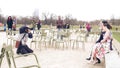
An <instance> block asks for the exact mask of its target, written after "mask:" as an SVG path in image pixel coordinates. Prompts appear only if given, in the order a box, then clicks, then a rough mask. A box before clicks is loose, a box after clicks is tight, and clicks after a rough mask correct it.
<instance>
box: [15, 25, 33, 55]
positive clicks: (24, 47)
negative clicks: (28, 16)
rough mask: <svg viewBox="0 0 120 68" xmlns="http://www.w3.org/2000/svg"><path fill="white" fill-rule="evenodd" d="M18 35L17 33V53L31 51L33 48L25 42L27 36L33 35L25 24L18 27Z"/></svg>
mask: <svg viewBox="0 0 120 68" xmlns="http://www.w3.org/2000/svg"><path fill="white" fill-rule="evenodd" d="M19 33H20V34H19V35H18V39H17V40H18V41H20V43H19V46H18V49H17V54H27V53H33V50H32V49H30V48H29V47H28V46H27V44H26V42H27V40H28V38H32V37H33V35H32V33H30V29H29V28H28V27H27V26H22V27H21V28H20V29H19Z"/></svg>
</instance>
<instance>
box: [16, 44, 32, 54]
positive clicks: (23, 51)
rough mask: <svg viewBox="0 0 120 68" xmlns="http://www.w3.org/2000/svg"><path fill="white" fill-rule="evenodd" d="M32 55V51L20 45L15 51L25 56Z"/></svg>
mask: <svg viewBox="0 0 120 68" xmlns="http://www.w3.org/2000/svg"><path fill="white" fill-rule="evenodd" d="M27 53H33V50H32V49H30V48H29V47H28V46H27V45H20V46H19V47H18V49H17V54H27Z"/></svg>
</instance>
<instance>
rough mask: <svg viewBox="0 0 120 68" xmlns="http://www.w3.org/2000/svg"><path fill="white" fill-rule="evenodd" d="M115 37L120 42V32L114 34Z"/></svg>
mask: <svg viewBox="0 0 120 68" xmlns="http://www.w3.org/2000/svg"><path fill="white" fill-rule="evenodd" d="M113 37H114V38H115V39H116V40H118V42H120V32H113Z"/></svg>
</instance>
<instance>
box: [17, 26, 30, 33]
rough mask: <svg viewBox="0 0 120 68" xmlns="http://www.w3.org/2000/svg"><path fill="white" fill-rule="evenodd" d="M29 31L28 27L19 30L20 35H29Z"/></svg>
mask: <svg viewBox="0 0 120 68" xmlns="http://www.w3.org/2000/svg"><path fill="white" fill-rule="evenodd" d="M28 30H29V28H28V27H27V26H22V27H21V28H20V29H19V33H20V34H22V33H28Z"/></svg>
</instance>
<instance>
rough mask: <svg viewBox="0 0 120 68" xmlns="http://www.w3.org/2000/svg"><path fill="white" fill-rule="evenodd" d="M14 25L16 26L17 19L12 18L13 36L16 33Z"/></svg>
mask: <svg viewBox="0 0 120 68" xmlns="http://www.w3.org/2000/svg"><path fill="white" fill-rule="evenodd" d="M16 24H17V19H16V17H13V25H12V29H13V31H14V35H15V31H16Z"/></svg>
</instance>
